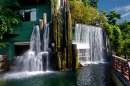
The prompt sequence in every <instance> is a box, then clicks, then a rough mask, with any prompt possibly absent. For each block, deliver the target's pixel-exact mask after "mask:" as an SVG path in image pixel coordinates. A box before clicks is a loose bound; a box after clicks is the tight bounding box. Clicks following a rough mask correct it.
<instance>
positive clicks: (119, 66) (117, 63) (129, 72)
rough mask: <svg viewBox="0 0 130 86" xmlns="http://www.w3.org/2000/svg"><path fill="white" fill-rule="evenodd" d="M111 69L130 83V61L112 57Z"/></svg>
mask: <svg viewBox="0 0 130 86" xmlns="http://www.w3.org/2000/svg"><path fill="white" fill-rule="evenodd" d="M112 66H113V68H114V69H115V70H116V71H117V72H118V73H119V74H120V75H121V76H123V77H124V78H125V79H127V80H128V81H130V60H129V59H123V58H121V57H118V56H115V55H112Z"/></svg>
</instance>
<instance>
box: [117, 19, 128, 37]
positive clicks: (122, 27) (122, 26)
mask: <svg viewBox="0 0 130 86" xmlns="http://www.w3.org/2000/svg"><path fill="white" fill-rule="evenodd" d="M118 26H119V28H120V30H121V31H122V38H123V40H125V39H130V22H128V21H124V22H122V23H120V24H119V25H118Z"/></svg>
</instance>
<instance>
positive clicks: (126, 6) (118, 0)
mask: <svg viewBox="0 0 130 86" xmlns="http://www.w3.org/2000/svg"><path fill="white" fill-rule="evenodd" d="M98 9H99V10H101V11H106V12H107V13H110V12H111V11H113V10H114V11H116V12H118V13H119V14H121V19H120V20H118V22H122V21H124V20H128V21H130V0H98Z"/></svg>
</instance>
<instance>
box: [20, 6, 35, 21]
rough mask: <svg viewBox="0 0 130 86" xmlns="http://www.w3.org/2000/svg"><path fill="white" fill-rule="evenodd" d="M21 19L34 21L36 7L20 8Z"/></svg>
mask: <svg viewBox="0 0 130 86" xmlns="http://www.w3.org/2000/svg"><path fill="white" fill-rule="evenodd" d="M19 14H20V18H21V21H36V8H32V9H26V10H20V11H19Z"/></svg>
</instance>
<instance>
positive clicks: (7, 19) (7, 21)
mask: <svg viewBox="0 0 130 86" xmlns="http://www.w3.org/2000/svg"><path fill="white" fill-rule="evenodd" d="M20 22H21V21H20V18H19V16H18V15H17V13H16V12H14V11H12V10H11V9H9V8H6V7H2V9H0V39H2V37H3V34H5V33H12V32H13V30H14V28H13V26H14V25H18V24H19V23H20Z"/></svg>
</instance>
